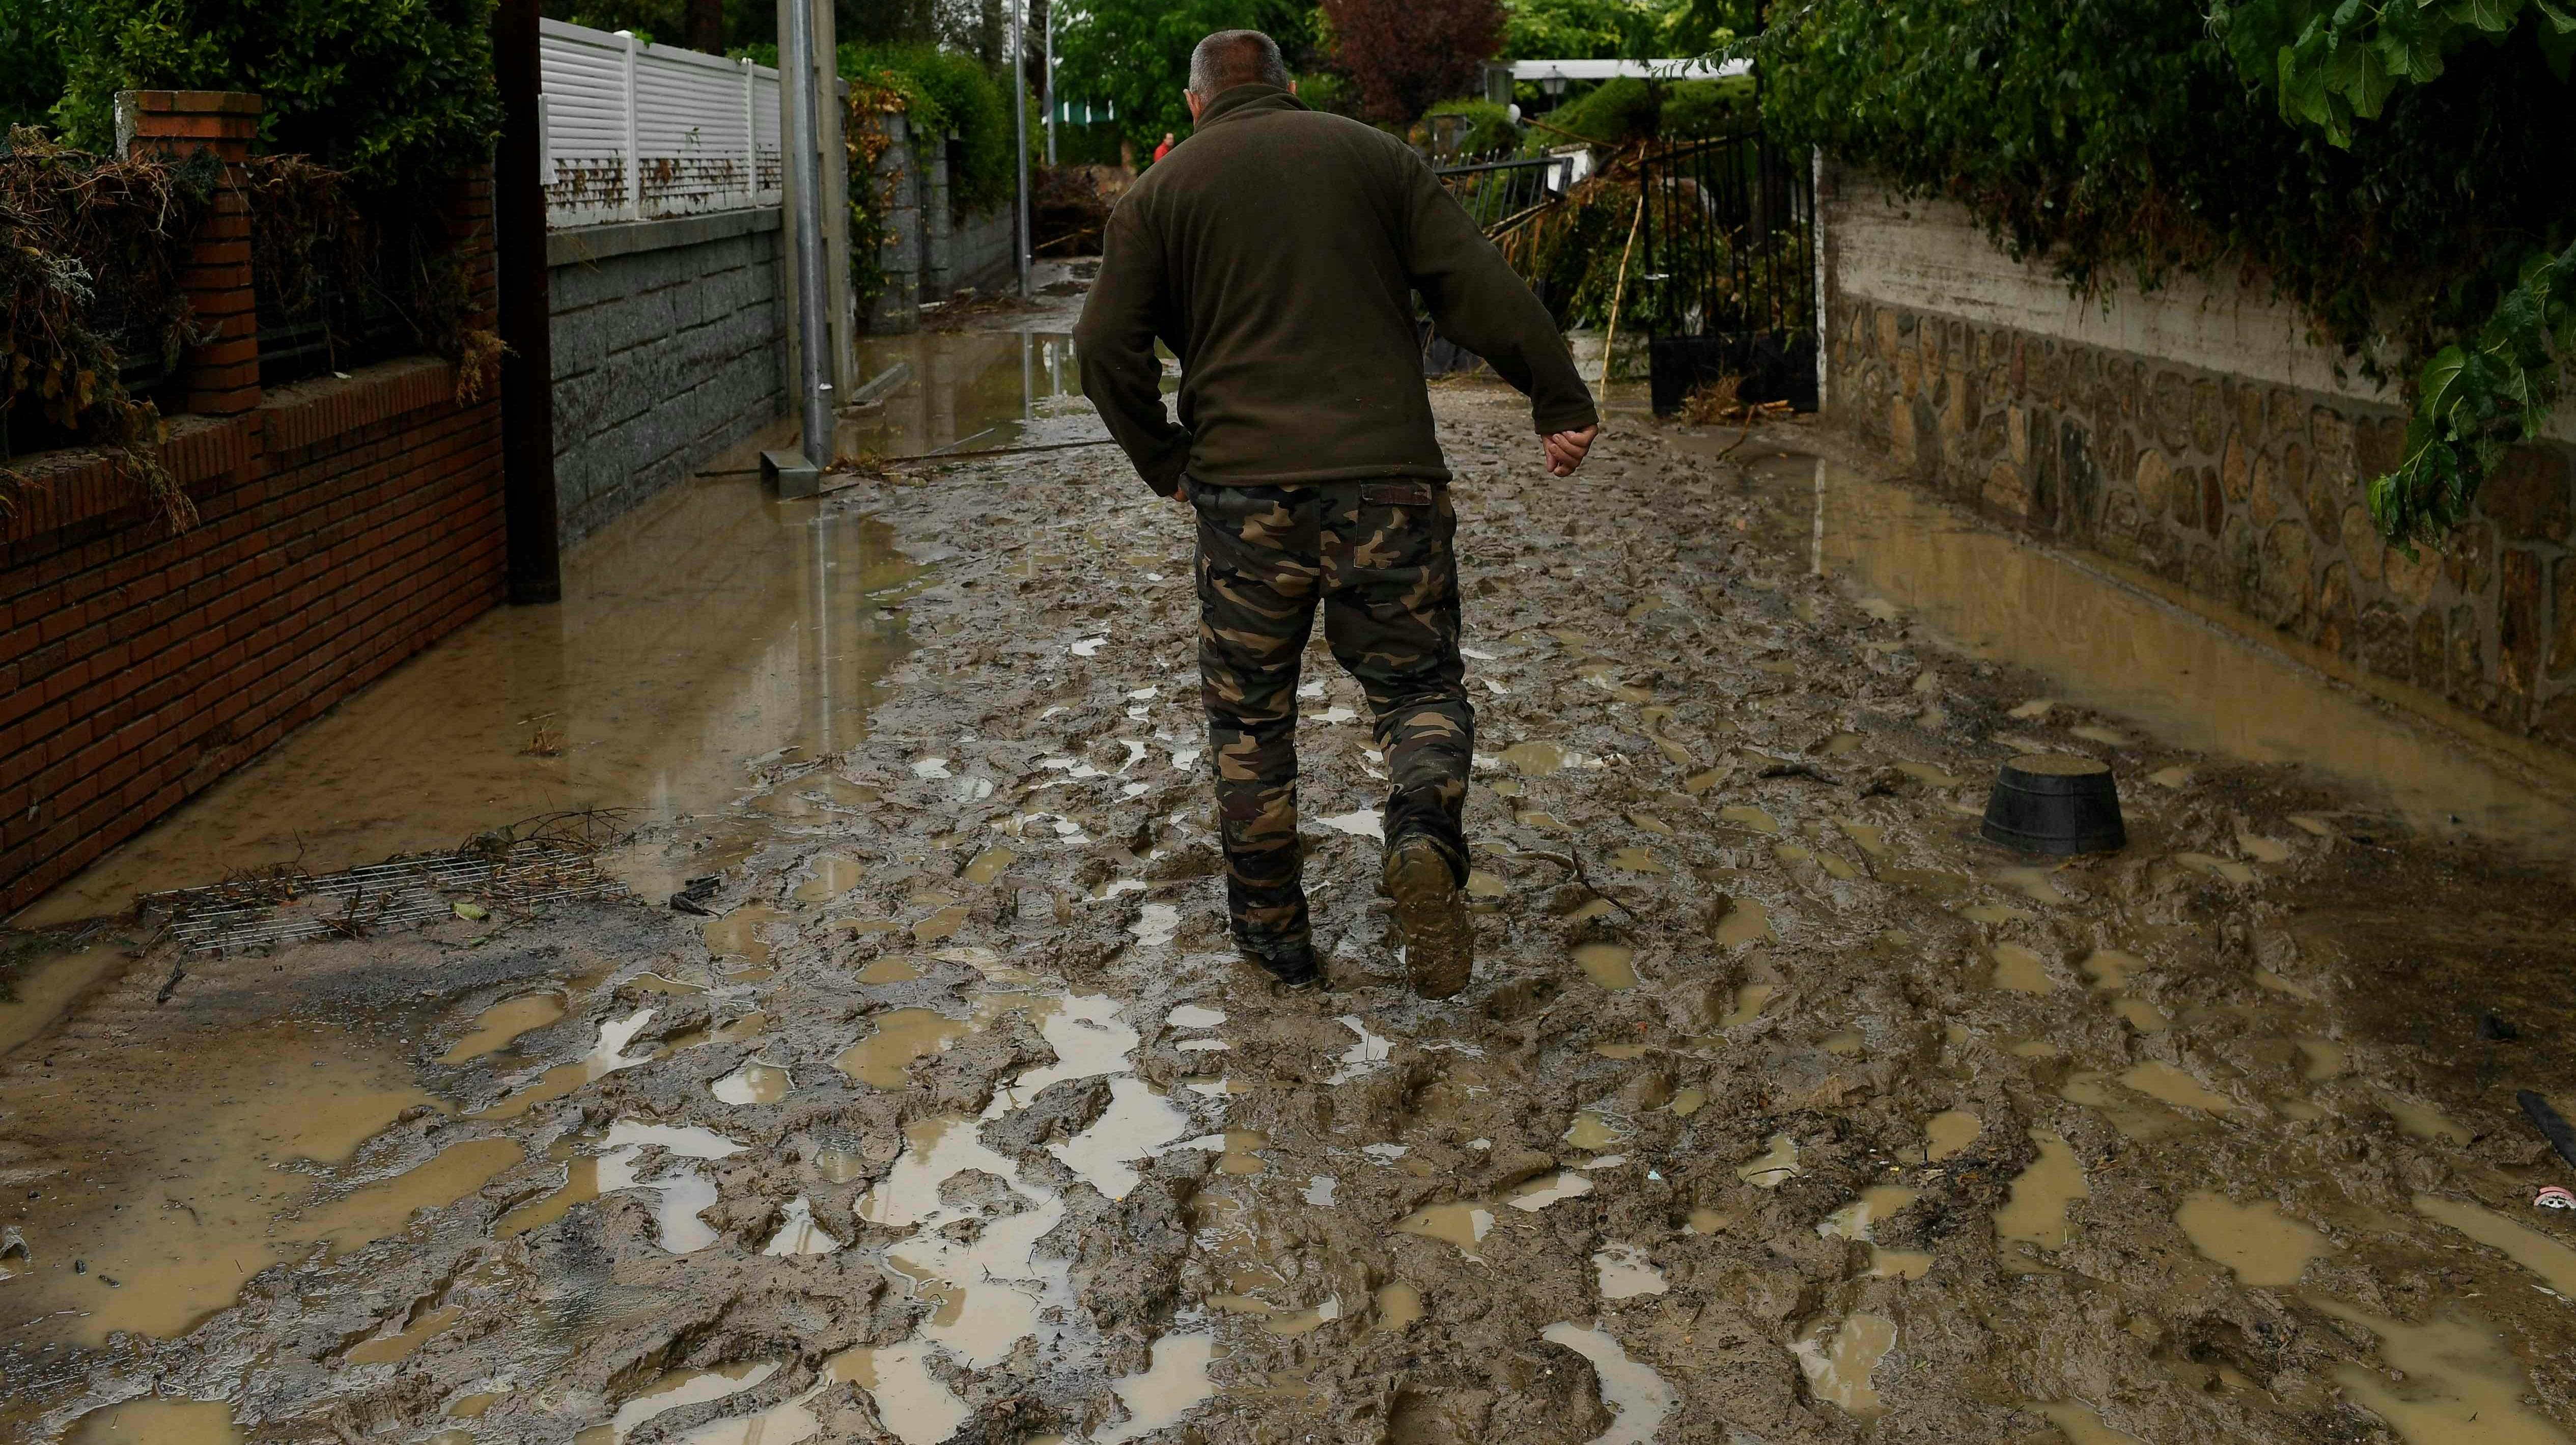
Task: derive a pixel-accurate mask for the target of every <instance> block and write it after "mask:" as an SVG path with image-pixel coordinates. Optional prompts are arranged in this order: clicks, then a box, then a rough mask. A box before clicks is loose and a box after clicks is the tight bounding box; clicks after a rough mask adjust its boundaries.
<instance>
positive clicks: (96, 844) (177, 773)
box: [0, 266, 505, 913]
mask: <svg viewBox="0 0 2576 1445" xmlns="http://www.w3.org/2000/svg"><path fill="white" fill-rule="evenodd" d="M489 280H490V273H489V268H488V266H487V267H485V268H484V269H483V276H482V281H483V285H484V286H485V287H486V288H487V289H485V291H484V294H485V295H487V296H488V295H489V294H490V293H489V291H488V285H489ZM455 392H456V375H455V372H454V370H453V369H452V368H451V367H449V366H448V364H447V363H446V362H443V361H439V360H436V359H434V358H415V359H412V360H407V361H394V362H387V363H385V364H383V365H380V366H373V367H367V368H364V369H362V370H360V371H358V372H356V373H355V374H353V375H351V376H349V377H347V378H345V379H341V378H324V379H322V380H319V381H313V382H305V383H301V384H299V385H296V386H292V387H286V388H282V389H280V390H278V391H275V392H271V393H269V394H268V395H267V396H266V397H265V398H263V399H262V401H261V403H260V405H259V406H258V407H257V409H256V410H254V411H251V412H249V413H245V414H243V415H240V416H235V417H224V418H209V417H186V418H181V419H180V422H179V423H177V424H175V425H174V432H176V436H175V437H174V444H173V446H172V447H171V448H170V449H168V451H167V452H165V462H166V463H167V464H168V465H169V467H170V470H171V472H172V475H173V476H174V477H175V478H176V479H177V480H178V481H179V482H180V483H181V484H182V485H183V486H185V487H186V488H187V490H188V492H189V494H190V496H191V498H192V500H194V502H195V503H196V507H197V512H198V518H199V520H198V522H197V525H196V526H195V527H193V528H191V529H190V530H188V531H186V532H182V533H179V534H177V535H175V536H174V535H172V534H171V533H170V532H169V531H168V529H167V528H166V527H164V526H163V525H162V524H161V523H160V522H159V521H158V520H157V518H156V517H154V516H153V515H152V514H151V513H150V512H149V511H148V509H147V508H145V507H143V506H141V505H139V504H137V503H135V502H134V501H132V500H131V498H132V495H133V493H132V489H131V487H130V486H128V485H126V484H124V483H123V482H122V480H121V479H120V478H119V477H117V476H116V475H115V474H114V473H113V471H112V468H111V467H110V466H109V465H108V464H106V463H104V462H102V461H100V460H97V459H96V454H94V453H51V454H47V456H45V457H42V458H38V459H34V460H33V461H32V462H28V463H27V464H28V466H29V470H31V471H33V472H35V473H36V474H37V477H38V479H39V480H40V481H42V482H49V483H55V484H58V485H54V486H49V487H47V489H46V490H47V491H48V492H50V493H52V494H53V495H54V496H55V497H56V498H57V502H58V507H57V509H55V510H53V511H51V512H50V514H49V515H46V516H42V517H37V518H33V519H30V518H27V517H23V516H22V517H20V518H16V519H13V521H12V523H11V525H10V526H8V527H7V528H5V529H0V913H7V912H10V911H13V910H15V909H17V908H20V907H23V906H24V905H26V904H28V903H30V902H33V901H34V900H35V899H36V898H37V897H38V896H40V895H41V894H43V893H44V892H45V890H47V889H48V888H51V887H52V886H53V885H55V884H56V883H59V882H61V881H63V880H64V879H66V878H68V877H70V876H71V875H72V874H74V873H76V872H78V871H79V870H80V869H81V868H83V867H85V866H86V865H88V864H89V863H90V862H91V861H92V860H94V859H96V858H97V857H99V856H100V855H101V854H103V853H105V852H107V851H108V850H109V849H110V848H113V847H115V846H116V845H117V844H119V843H121V842H123V841H125V840H126V839H127V838H130V837H132V836H133V835H134V834H136V833H139V832H141V831H142V830H143V829H144V828H145V827H147V826H149V825H150V824H151V823H152V822H153V821H154V820H155V819H157V818H159V817H161V816H162V815H163V814H165V813H167V812H169V811H170V810H171V809H173V808H175V807H177V806H178V805H179V804H181V803H182V802H185V801H186V800H187V799H188V797H189V796H190V795H192V794H194V793H196V792H197V791H199V790H200V789H203V788H205V787H207V786H209V785H211V784H213V783H214V782H215V781H216V780H217V779H219V778H221V777H223V775H224V774H226V773H228V772H230V771H231V770H233V769H234V768H237V767H239V766H241V765H242V764H243V763H246V762H248V761H250V760H251V759H252V758H253V757H256V756H258V754H259V753H260V752H261V750H263V749H265V748H266V747H268V746H269V744H271V743H274V742H276V741H277V740H278V739H280V738H282V737H284V736H286V735H287V734H288V733H290V732H292V731H294V730H295V729H296V728H298V727H301V726H302V725H303V724H305V723H307V722H309V721H311V720H312V719H314V718H315V717H317V716H319V715H320V714H321V713H322V712H323V711H324V710H325V709H327V708H329V707H331V706H332V705H333V704H334V703H337V702H339V701H340V700H341V699H343V698H345V697H347V696H349V695H350V694H351V693H353V692H356V691H357V690H358V689H360V688H362V687H364V686H366V685H367V684H368V683H370V682H373V681H374V680H375V679H376V678H378V677H381V676H382V675H384V674H385V673H386V672H387V671H389V670H390V669H392V668H393V667H394V666H395V665H396V664H398V663H400V662H402V661H403V660H404V659H406V658H408V657H410V656H412V655H413V654H414V653H417V652H419V651H420V650H421V649H423V648H425V647H427V646H429V645H430V644H431V643H433V642H436V641H438V640H439V639H440V638H442V637H444V636H446V635H447V634H448V633H450V632H453V631H455V630H456V629H457V628H459V627H462V626H464V625H465V624H466V623H467V622H469V621H471V620H472V619H473V618H474V617H475V616H477V615H478V614H480V613H481V612H483V611H484V610H485V609H486V608H489V607H492V606H494V605H496V604H497V603H499V602H500V601H501V599H502V595H503V591H504V585H503V584H504V559H505V547H504V544H503V535H504V533H503V523H502V500H501V409H500V404H499V402H498V401H497V400H494V399H492V398H490V397H489V395H488V394H487V396H486V397H485V399H483V400H481V401H477V402H475V403H473V404H471V405H467V406H458V405H457V404H456V402H455ZM26 460H27V459H22V462H25V461H26ZM93 500H94V501H95V502H96V505H95V506H94V507H93V506H90V505H87V503H88V502H90V501H93ZM84 513H86V515H84Z"/></svg>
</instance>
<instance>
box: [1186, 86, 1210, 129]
mask: <svg viewBox="0 0 2576 1445" xmlns="http://www.w3.org/2000/svg"><path fill="white" fill-rule="evenodd" d="M1181 99H1183V100H1186V101H1188V102H1189V103H1190V121H1191V123H1192V124H1194V125H1195V124H1196V123H1197V122H1198V118H1199V112H1200V111H1201V110H1204V109H1206V108H1207V102H1205V101H1203V100H1201V99H1199V93H1198V92H1197V91H1195V90H1185V91H1182V92H1181Z"/></svg>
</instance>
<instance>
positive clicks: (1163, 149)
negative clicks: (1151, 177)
mask: <svg viewBox="0 0 2576 1445" xmlns="http://www.w3.org/2000/svg"><path fill="white" fill-rule="evenodd" d="M1177 144H1179V142H1177V141H1175V140H1173V139H1172V133H1171V132H1170V131H1165V132H1163V143H1162V144H1161V145H1158V146H1156V147H1154V159H1155V160H1157V161H1159V160H1161V159H1162V158H1163V157H1165V156H1167V155H1170V154H1171V153H1172V147H1173V146H1175V145H1177Z"/></svg>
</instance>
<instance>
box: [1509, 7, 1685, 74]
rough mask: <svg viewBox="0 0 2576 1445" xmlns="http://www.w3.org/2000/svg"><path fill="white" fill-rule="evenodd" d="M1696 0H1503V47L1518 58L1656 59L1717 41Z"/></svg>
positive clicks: (1510, 55)
mask: <svg viewBox="0 0 2576 1445" xmlns="http://www.w3.org/2000/svg"><path fill="white" fill-rule="evenodd" d="M1715 39H1716V35H1715V33H1714V29H1713V25H1712V22H1711V19H1710V17H1709V15H1708V14H1707V12H1706V10H1705V8H1704V7H1702V6H1701V5H1698V4H1695V3H1693V0H1503V51H1502V53H1503V54H1504V55H1506V56H1508V57H1510V58H1511V59H1514V60H1654V59H1659V58H1661V57H1664V56H1671V55H1697V54H1699V53H1700V52H1701V51H1703V50H1706V49H1708V48H1709V46H1710V45H1711V44H1712V43H1713V42H1714V41H1715Z"/></svg>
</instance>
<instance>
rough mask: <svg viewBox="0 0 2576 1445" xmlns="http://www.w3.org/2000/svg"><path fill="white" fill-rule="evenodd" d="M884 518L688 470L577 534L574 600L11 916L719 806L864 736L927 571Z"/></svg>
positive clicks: (94, 907)
mask: <svg viewBox="0 0 2576 1445" xmlns="http://www.w3.org/2000/svg"><path fill="white" fill-rule="evenodd" d="M917 570H918V569H916V568H915V567H914V566H913V565H912V564H910V563H908V562H906V561H905V560H904V559H903V558H902V557H901V556H900V555H899V554H897V553H896V552H895V551H894V550H893V547H892V545H891V534H890V533H889V532H888V530H887V529H886V528H885V526H884V525H883V524H881V523H878V522H876V521H875V520H873V519H871V518H868V517H865V516H860V515H855V514H851V513H848V512H845V511H843V510H841V509H839V508H837V507H830V506H822V505H819V504H817V503H814V502H783V503H782V502H777V501H773V500H770V499H768V498H767V497H765V496H764V495H763V494H762V492H761V489H760V485H759V482H758V480H757V479H756V478H746V477H723V478H711V479H706V480H700V481H692V482H684V483H681V484H679V485H677V486H674V487H672V488H670V489H669V490H667V491H665V492H663V493H661V494H660V495H658V496H656V497H654V498H653V499H651V500H650V501H648V502H646V503H645V504H644V505H643V506H641V507H639V508H637V509H636V510H635V511H633V512H631V513H628V514H627V515H626V516H624V517H621V518H619V519H617V520H616V521H614V522H612V523H610V524H609V525H608V526H606V527H604V528H602V529H601V530H600V531H599V532H598V533H597V534H595V535H593V536H591V537H589V538H587V539H585V540H584V541H583V542H582V543H581V544H580V545H578V546H575V547H574V548H572V549H571V550H570V551H569V552H567V553H566V554H565V557H564V561H563V598H564V600H563V601H562V602H561V603H560V604H558V605H556V606H551V607H502V608H496V609H494V610H493V611H491V612H488V613H485V614H484V615H483V616H482V617H481V618H478V619H477V620H475V621H474V622H473V623H471V624H469V625H468V626H467V627H466V628H465V629H464V630H463V631H462V632H459V633H457V634H456V635H455V636H453V637H450V638H449V639H447V640H446V641H445V642H442V643H440V644H439V645H438V646H436V647H434V648H432V649H430V650H429V651H428V652H426V653H423V654H422V655H421V656H419V657H417V658H415V659H413V660H412V661H411V662H409V663H406V664H405V665H403V666H402V667H400V668H397V669H395V670H394V671H393V672H392V673H390V674H388V675H387V676H386V677H385V678H384V679H383V680H381V681H379V682H377V683H376V684H375V685H374V686H372V687H370V688H368V689H367V690H366V691H365V692H363V693H360V694H359V695H358V696H356V697H354V698H351V699H349V700H348V701H347V702H344V703H342V704H341V705H340V706H338V707H337V708H334V709H333V710H332V711H331V712H330V713H328V714H326V715H325V716H323V717H322V718H321V719H320V720H318V721H317V722H315V723H314V724H312V725H311V726H310V727H308V728H306V729H304V730H303V731H302V732H300V733H298V734H296V735H295V736H294V737H292V738H289V739H288V740H287V741H286V742H284V743H282V744H280V745H279V746H278V747H275V748H272V749H271V750H269V751H268V752H267V753H265V754H263V755H262V756H261V757H260V758H258V759H257V760H256V761H254V762H252V763H251V764H250V765H249V766H247V767H245V768H243V769H241V770H240V771H238V772H236V773H234V774H232V775H231V776H230V777H227V778H225V779H224V780H223V781H221V782H219V783H217V784H215V785H214V786H213V787H212V788H209V789H208V790H207V791H206V792H205V793H203V794H201V795H199V796H198V797H197V798H195V799H193V800H191V801H190V802H189V803H187V804H186V805H185V806H183V807H182V808H180V809H179V811H177V812H176V813H173V814H172V815H170V817H168V818H167V819H165V820H163V821H162V822H161V823H159V824H158V825H156V826H154V827H153V828H151V829H150V830H149V831H147V832H145V833H144V834H142V835H141V836H139V837H137V838H135V839H133V840H132V841H130V842H128V843H126V844H125V845H124V846H122V847H120V848H118V849H116V850H115V851H114V852H113V853H111V854H110V855H108V856H107V857H106V858H104V859H102V860H101V861H100V862H99V863H98V864H96V865H94V866H93V867H91V868H90V869H88V870H87V871H85V872H83V873H81V874H80V875H79V876H77V877H75V878H73V879H72V880H71V881H69V882H67V883H65V884H64V885H63V886H62V887H60V888H57V889H55V890H54V891H53V892H52V893H50V894H47V895H46V896H45V897H44V898H42V899H40V900H38V902H37V903H36V904H35V905H34V906H33V907H31V908H30V909H28V910H27V911H26V912H25V913H23V914H22V915H20V917H19V919H18V920H17V921H18V922H19V923H20V924H21V925H22V926H41V925H45V924H48V923H54V922H60V921H62V920H66V919H72V918H80V917H87V916H92V915H97V914H106V913H114V912H117V911H119V910H121V909H122V908H124V907H125V906H126V904H127V903H128V902H129V901H131V900H132V898H133V897H134V896H135V895H136V894H138V893H145V892H151V891H155V890H159V889H165V888H180V887H189V886H194V885H197V884H204V883H214V882H218V881H221V880H222V879H223V878H224V876H225V875H226V874H227V873H229V872H233V871H236V870H241V869H247V868H252V867H257V866H260V865H264V864H271V863H289V862H300V863H301V865H302V866H303V867H304V868H306V869H307V870H309V871H312V872H316V873H321V872H328V871H331V870H334V869H339V868H345V867H349V866H352V865H355V864H359V863H369V862H374V861H376V860H378V859H381V858H384V857H386V856H388V855H390V854H394V853H403V852H432V851H441V850H446V849H451V848H454V847H456V846H457V845H458V844H460V843H462V842H463V841H464V840H465V839H467V838H468V837H470V836H472V835H473V834H475V833H477V832H480V831H482V830H484V829H487V828H497V827H502V826H505V825H508V824H510V823H513V822H516V821H518V820H521V819H527V818H534V817H537V816H539V815H543V814H549V813H561V812H572V811H576V810H580V809H585V808H603V809H611V808H613V809H619V810H623V812H624V815H625V817H626V819H627V821H628V822H630V823H642V822H671V821H674V820H676V819H679V818H682V817H685V816H693V815H698V814H705V813H710V812H714V811H717V810H719V809H722V808H723V807H724V806H725V805H727V804H729V803H731V802H733V801H734V799H735V798H737V797H738V796H740V795H741V794H742V793H743V792H745V791H746V790H747V789H748V788H749V787H750V785H751V783H752V781H753V779H752V776H751V773H750V771H749V768H748V766H747V765H748V764H750V763H752V762H754V761H757V760H763V759H769V758H774V757H777V756H779V755H780V754H781V752H782V750H787V749H794V750H796V752H797V754H800V755H805V756H816V755H821V754H825V753H829V752H832V751H834V750H837V749H840V748H845V747H847V746H849V745H850V744H851V743H852V742H853V741H855V740H856V739H857V738H858V737H859V736H860V735H862V734H863V732H864V731H865V728H866V725H867V712H868V708H869V707H870V706H871V705H872V704H873V702H874V701H875V695H874V688H873V684H874V683H875V681H876V679H877V678H878V677H879V676H880V675H882V674H883V672H884V671H885V669H886V668H887V667H888V666H889V665H890V664H891V663H892V662H893V660H894V659H895V658H897V657H898V656H900V655H901V653H902V651H903V648H904V645H905V641H904V630H903V623H902V617H901V614H900V612H899V611H896V610H894V609H893V608H892V607H890V606H888V605H887V604H894V603H898V602H899V599H900V597H901V596H902V594H903V592H904V590H905V588H906V587H907V585H908V584H909V583H911V582H912V580H913V579H914V577H915V576H916V575H917Z"/></svg>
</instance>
